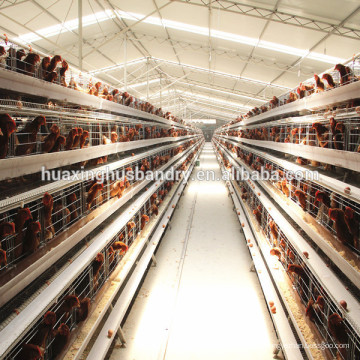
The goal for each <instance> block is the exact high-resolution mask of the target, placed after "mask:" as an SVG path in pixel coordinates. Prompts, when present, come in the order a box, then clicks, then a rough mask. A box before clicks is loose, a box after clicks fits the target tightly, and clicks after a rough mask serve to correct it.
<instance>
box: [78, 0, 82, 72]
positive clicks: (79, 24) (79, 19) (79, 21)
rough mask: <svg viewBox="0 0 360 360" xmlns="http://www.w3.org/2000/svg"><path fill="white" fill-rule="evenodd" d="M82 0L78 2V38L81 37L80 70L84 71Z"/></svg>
mask: <svg viewBox="0 0 360 360" xmlns="http://www.w3.org/2000/svg"><path fill="white" fill-rule="evenodd" d="M82 27H83V24H82V0H78V36H79V69H80V71H82V60H83V52H82V46H83V33H82V30H83V29H82Z"/></svg>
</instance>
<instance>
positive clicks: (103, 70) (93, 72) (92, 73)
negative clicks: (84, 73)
mask: <svg viewBox="0 0 360 360" xmlns="http://www.w3.org/2000/svg"><path fill="white" fill-rule="evenodd" d="M145 61H146V58H139V59H135V60H131V61H128V62H127V63H126V66H132V65H136V64H141V63H142V62H145ZM123 67H125V63H122V64H118V65H111V66H107V67H104V68H101V69H97V70H93V71H89V74H91V75H95V74H99V73H104V72H108V71H112V70H119V69H122V68H123Z"/></svg>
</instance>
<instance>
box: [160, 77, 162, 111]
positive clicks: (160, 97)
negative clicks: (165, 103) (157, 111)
mask: <svg viewBox="0 0 360 360" xmlns="http://www.w3.org/2000/svg"><path fill="white" fill-rule="evenodd" d="M160 108H162V85H161V73H160Z"/></svg>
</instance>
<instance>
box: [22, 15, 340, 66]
mask: <svg viewBox="0 0 360 360" xmlns="http://www.w3.org/2000/svg"><path fill="white" fill-rule="evenodd" d="M115 12H116V14H117V15H118V16H119V17H121V18H123V19H127V20H132V21H139V20H142V22H143V23H147V24H152V25H156V26H162V27H163V26H165V27H168V28H171V29H174V30H180V31H185V32H190V33H193V34H197V35H203V36H209V29H208V28H207V27H202V26H197V25H191V24H186V23H182V22H179V21H173V20H166V19H160V18H158V17H154V16H148V17H146V16H145V15H143V14H138V13H132V12H125V11H121V10H115ZM115 17H116V16H115V15H114V13H113V12H112V10H105V11H99V12H97V13H95V14H92V15H87V16H84V17H83V21H82V22H83V27H86V26H89V25H92V24H96V23H98V22H102V21H105V20H109V19H113V18H115ZM77 28H78V19H74V20H69V21H66V22H64V23H63V24H57V25H53V26H49V27H47V28H43V29H40V30H36V32H37V33H38V34H40V35H41V36H43V37H45V38H48V37H51V36H55V35H58V34H59V33H64V32H67V31H72V30H76V29H77ZM41 36H39V35H37V34H35V33H34V32H31V33H28V34H24V35H21V36H19V37H18V38H17V39H16V40H18V41H21V42H26V43H31V42H34V41H38V40H40V39H41ZM211 37H213V38H217V39H222V40H226V41H232V42H237V43H239V44H245V45H249V46H258V47H260V48H263V49H268V50H271V51H276V52H281V53H284V54H288V55H295V56H299V57H304V56H308V57H309V58H310V59H312V60H316V61H321V62H326V63H331V64H335V63H338V62H341V63H343V62H345V59H342V58H337V57H332V56H328V55H323V54H320V53H314V52H310V53H308V50H302V49H298V48H294V47H291V46H286V45H282V44H278V43H274V42H270V41H265V40H260V41H259V40H258V39H256V38H251V37H247V36H242V35H238V34H233V33H228V32H224V31H219V30H215V29H212V30H211Z"/></svg>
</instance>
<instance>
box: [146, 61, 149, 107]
mask: <svg viewBox="0 0 360 360" xmlns="http://www.w3.org/2000/svg"><path fill="white" fill-rule="evenodd" d="M146 101H149V58H146Z"/></svg>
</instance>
